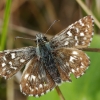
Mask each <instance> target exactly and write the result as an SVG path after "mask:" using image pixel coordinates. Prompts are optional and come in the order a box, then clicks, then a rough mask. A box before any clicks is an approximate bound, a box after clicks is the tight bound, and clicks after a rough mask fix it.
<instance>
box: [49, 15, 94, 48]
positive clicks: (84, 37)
mask: <svg viewBox="0 0 100 100" xmlns="http://www.w3.org/2000/svg"><path fill="white" fill-rule="evenodd" d="M93 22H94V20H93V18H92V16H90V15H89V16H86V17H84V18H82V19H80V20H79V21H76V22H75V23H73V24H71V25H70V26H68V27H67V28H66V29H64V30H62V31H61V32H60V33H58V34H57V35H55V36H54V37H53V38H52V39H51V41H50V43H51V46H52V47H53V48H59V47H73V48H86V47H87V46H89V45H90V42H91V41H92V36H93Z"/></svg>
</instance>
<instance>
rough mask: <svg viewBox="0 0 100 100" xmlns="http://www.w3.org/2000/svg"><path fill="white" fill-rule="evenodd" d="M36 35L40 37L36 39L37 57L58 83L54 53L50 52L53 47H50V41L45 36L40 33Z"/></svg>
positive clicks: (58, 75) (58, 76)
mask: <svg viewBox="0 0 100 100" xmlns="http://www.w3.org/2000/svg"><path fill="white" fill-rule="evenodd" d="M37 36H40V38H38V39H37V41H38V42H37V43H38V44H37V48H36V52H37V55H38V58H39V60H40V61H41V63H43V66H44V67H45V69H46V70H47V71H48V72H49V74H50V75H51V77H52V79H53V80H54V81H55V83H57V84H59V83H61V79H60V74H59V72H58V69H57V67H56V64H55V61H54V55H53V53H52V51H53V49H52V48H51V46H50V43H49V42H48V41H47V40H46V37H44V36H43V35H42V34H38V35H37Z"/></svg>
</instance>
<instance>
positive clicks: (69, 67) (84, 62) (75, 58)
mask: <svg viewBox="0 0 100 100" xmlns="http://www.w3.org/2000/svg"><path fill="white" fill-rule="evenodd" d="M55 52H56V59H58V65H59V66H58V67H59V68H58V69H61V70H62V71H63V73H65V74H66V75H65V76H70V73H73V74H74V75H75V77H76V78H78V77H80V76H81V75H83V74H84V72H85V70H86V69H87V68H88V66H89V64H90V61H89V58H88V56H87V55H86V54H85V53H84V52H83V51H81V50H78V49H75V48H65V47H63V48H61V49H58V50H56V51H55ZM60 74H61V73H60ZM64 81H65V80H64ZM66 81H67V80H66Z"/></svg>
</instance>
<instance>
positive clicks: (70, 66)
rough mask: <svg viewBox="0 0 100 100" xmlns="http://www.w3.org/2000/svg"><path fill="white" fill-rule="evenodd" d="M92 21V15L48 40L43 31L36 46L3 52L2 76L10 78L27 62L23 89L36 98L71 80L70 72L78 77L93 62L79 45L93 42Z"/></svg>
mask: <svg viewBox="0 0 100 100" xmlns="http://www.w3.org/2000/svg"><path fill="white" fill-rule="evenodd" d="M93 22H94V20H93V18H92V16H91V15H89V16H86V17H84V18H82V19H80V20H79V21H76V22H75V23H73V24H71V25H69V26H68V27H67V28H65V29H64V30H62V31H61V32H60V33H58V34H57V35H55V36H54V37H53V38H52V39H51V40H49V41H48V40H47V38H46V37H45V36H44V35H43V34H37V35H36V45H37V47H33V46H29V47H24V48H19V49H15V50H4V51H2V52H0V76H2V77H4V78H5V79H8V78H10V77H12V76H13V75H14V74H16V73H17V72H18V71H19V70H20V69H21V68H22V67H23V66H24V65H26V67H25V69H24V71H23V74H22V77H21V82H20V90H21V92H22V93H23V94H25V95H29V96H35V97H38V96H41V95H44V94H45V93H47V92H48V91H50V90H52V89H53V88H55V87H56V86H57V85H58V84H59V83H61V82H66V81H71V79H70V74H71V73H73V74H74V76H75V77H76V78H79V77H80V76H82V75H83V74H84V73H85V71H86V69H87V68H88V66H89V65H90V60H89V57H88V56H87V54H85V53H84V52H83V51H81V50H79V48H87V47H88V46H89V45H90V42H91V41H92V37H93Z"/></svg>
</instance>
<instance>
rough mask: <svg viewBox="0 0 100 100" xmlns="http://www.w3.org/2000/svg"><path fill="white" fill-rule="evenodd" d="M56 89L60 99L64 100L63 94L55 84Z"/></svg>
mask: <svg viewBox="0 0 100 100" xmlns="http://www.w3.org/2000/svg"><path fill="white" fill-rule="evenodd" d="M56 91H57V93H58V95H59V97H60V100H65V98H64V96H63V94H62V92H61V91H60V89H59V87H58V86H56Z"/></svg>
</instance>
